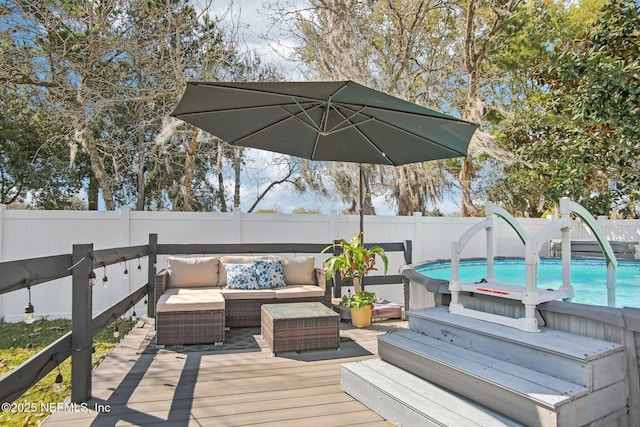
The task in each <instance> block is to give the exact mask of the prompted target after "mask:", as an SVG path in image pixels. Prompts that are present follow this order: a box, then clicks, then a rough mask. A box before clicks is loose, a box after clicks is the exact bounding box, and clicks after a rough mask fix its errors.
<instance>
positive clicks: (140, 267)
mask: <svg viewBox="0 0 640 427" xmlns="http://www.w3.org/2000/svg"><path fill="white" fill-rule="evenodd" d="M138 271H142V266H141V265H140V258H138Z"/></svg>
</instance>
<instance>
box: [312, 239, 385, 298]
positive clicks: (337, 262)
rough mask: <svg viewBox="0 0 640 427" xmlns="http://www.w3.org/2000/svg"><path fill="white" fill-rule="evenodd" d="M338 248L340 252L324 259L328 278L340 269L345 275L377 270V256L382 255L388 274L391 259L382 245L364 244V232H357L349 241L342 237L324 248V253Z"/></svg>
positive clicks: (360, 274)
mask: <svg viewBox="0 0 640 427" xmlns="http://www.w3.org/2000/svg"><path fill="white" fill-rule="evenodd" d="M336 248H337V249H338V251H339V253H338V254H337V255H333V256H331V257H329V258H327V259H325V260H324V267H325V270H326V272H327V279H331V278H332V277H333V276H334V275H335V274H336V272H338V271H339V272H340V273H341V274H342V275H343V276H345V277H350V278H362V277H365V276H366V275H367V273H369V272H370V271H371V270H376V268H375V265H376V257H380V259H381V260H382V262H383V265H384V274H387V271H388V269H389V260H388V258H387V255H386V253H385V251H384V249H383V248H381V247H380V246H371V247H369V248H367V247H365V246H363V245H362V233H358V234H356V235H355V236H353V237H352V238H351V240H349V241H347V240H344V239H342V240H340V241H339V242H337V243H334V244H333V245H329V246H327V247H326V248H324V249H323V250H322V253H325V252H327V251H329V250H334V249H336ZM356 293H357V292H356Z"/></svg>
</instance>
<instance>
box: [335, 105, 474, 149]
mask: <svg viewBox="0 0 640 427" xmlns="http://www.w3.org/2000/svg"><path fill="white" fill-rule="evenodd" d="M339 105H340V106H341V107H343V108H345V109H347V110H351V111H353V112H362V111H363V109H360V110H356V109H355V107H352V106H351V105H352V104H342V103H340V104H339ZM365 108H369V109H373V110H382V111H392V112H393V110H388V109H385V108H376V107H365ZM334 110H335V111H337V112H338V113H339V114H340V115H341V116H342V117H345V116H344V114H342V113H341V112H339V111H338V110H337V109H335V108H334ZM402 114H410V115H414V116H421V117H424V118H425V119H426V118H429V119H432V118H439V119H442V120H445V121H456V122H458V123H466V122H462V121H460V120H458V119H455V118H454V119H453V120H449V119H445V118H442V117H432V116H429V117H426V116H422V115H420V114H415V113H406V112H402ZM352 117H353V116H352ZM369 117H371V119H372V120H375V121H377V122H379V123H383V124H385V125H386V126H389V127H391V128H393V129H395V130H397V131H400V132H402V133H405V134H407V135H411V136H412V137H414V138H417V139H420V140H422V141H425V142H429V143H431V144H434V145H437V146H438V147H440V148H443V149H445V150H446V151H449V152H451V153H454V154H456V155H462V156H466V153H461V152H459V151H457V150H454V149H453V148H450V147H447V146H446V145H443V144H441V143H439V142H437V141H434V140H433V139H431V138H427V137H426V136H423V135H419V134H417V133H414V132H411V131H408V130H406V129H403V128H401V127H399V126H396V125H394V124H393V123H389V122H387V121H385V120H381V119H379V118H377V117H373V116H369ZM359 124H360V123H356V124H355V127H356V129H357V125H359ZM358 131H359V132H360V134H362V132H361V131H360V130H359V129H358ZM363 136H364V135H363ZM366 139H367V140H368V141H370V139H369V138H366ZM372 144H373V142H372ZM373 145H374V147H375V148H376V150H378V151H379V152H380V153H381V154H383V155H384V156H385V157H386V154H384V152H383V151H381V150H380V149H379V148H378V147H377V146H376V145H375V144H373Z"/></svg>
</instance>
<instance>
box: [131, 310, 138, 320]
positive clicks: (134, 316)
mask: <svg viewBox="0 0 640 427" xmlns="http://www.w3.org/2000/svg"><path fill="white" fill-rule="evenodd" d="M131 321H132V322H137V321H138V315H137V314H136V309H135V308H134V309H133V313H131Z"/></svg>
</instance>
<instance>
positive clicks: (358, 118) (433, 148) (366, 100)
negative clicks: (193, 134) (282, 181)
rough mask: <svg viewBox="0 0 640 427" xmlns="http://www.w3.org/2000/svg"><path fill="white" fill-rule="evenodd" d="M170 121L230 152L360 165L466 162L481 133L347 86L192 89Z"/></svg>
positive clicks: (208, 85) (202, 85) (198, 85)
mask: <svg viewBox="0 0 640 427" xmlns="http://www.w3.org/2000/svg"><path fill="white" fill-rule="evenodd" d="M171 115H172V116H174V117H177V118H179V119H182V120H184V121H185V122H187V123H191V124H193V125H195V126H197V127H198V128H200V129H203V130H205V131H207V132H209V133H211V134H213V135H215V136H217V137H219V138H221V139H222V140H224V141H226V142H228V143H230V144H234V145H241V146H244V147H252V148H258V149H262V150H268V151H273V152H277V153H283V154H289V155H292V156H296V157H302V158H306V159H311V160H324V161H340V162H354V163H360V164H361V165H362V163H373V164H382V165H394V166H396V165H402V164H407V163H415V162H423V161H428V160H437V159H444V158H450V157H459V156H465V155H466V154H467V148H468V145H469V141H470V139H471V136H472V135H473V133H474V132H475V130H476V128H477V126H478V125H476V124H474V123H469V122H465V121H463V120H460V119H456V118H455V117H451V116H448V115H446V114H442V113H439V112H437V111H433V110H430V109H428V108H424V107H421V106H419V105H416V104H413V103H411V102H407V101H404V100H402V99H399V98H396V97H393V96H390V95H387V94H384V93H382V92H379V91H377V90H374V89H370V88H368V87H365V86H362V85H360V84H357V83H354V82H352V81H328V82H189V83H187V89H186V91H185V93H184V95H183V96H182V99H181V100H180V103H179V104H178V106H177V107H176V108H175V110H174V111H173V112H172V113H171ZM360 170H361V180H360V182H361V183H362V168H360ZM360 201H361V203H360V213H361V220H360V224H361V226H360V228H361V231H362V191H360Z"/></svg>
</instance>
